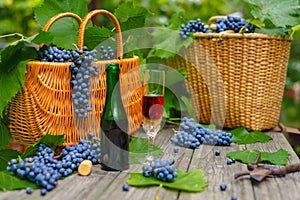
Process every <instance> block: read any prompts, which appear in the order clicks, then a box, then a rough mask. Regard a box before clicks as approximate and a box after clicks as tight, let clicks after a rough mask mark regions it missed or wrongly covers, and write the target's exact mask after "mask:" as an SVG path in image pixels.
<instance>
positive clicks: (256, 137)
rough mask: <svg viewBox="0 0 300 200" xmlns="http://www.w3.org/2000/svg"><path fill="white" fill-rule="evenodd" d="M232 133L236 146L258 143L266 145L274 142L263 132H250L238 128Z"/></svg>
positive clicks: (243, 128)
mask: <svg viewBox="0 0 300 200" xmlns="http://www.w3.org/2000/svg"><path fill="white" fill-rule="evenodd" d="M230 132H231V134H232V142H234V143H236V144H253V143H256V142H261V143H266V142H268V141H270V140H272V137H270V136H268V135H266V134H264V133H263V132H260V131H253V132H248V131H247V130H246V128H245V127H240V128H236V129H234V130H232V131H230Z"/></svg>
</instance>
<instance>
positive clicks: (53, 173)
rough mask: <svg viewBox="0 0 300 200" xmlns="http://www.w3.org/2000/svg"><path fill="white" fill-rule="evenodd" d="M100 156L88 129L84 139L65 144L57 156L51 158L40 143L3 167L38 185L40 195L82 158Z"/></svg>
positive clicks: (93, 159)
mask: <svg viewBox="0 0 300 200" xmlns="http://www.w3.org/2000/svg"><path fill="white" fill-rule="evenodd" d="M100 156H101V150H100V140H99V139H98V138H97V137H94V135H93V133H90V134H89V138H88V139H87V140H80V142H79V143H78V144H76V145H74V146H66V147H65V148H64V149H63V150H62V153H61V155H60V157H59V159H55V158H54V153H53V151H52V149H51V148H49V147H47V146H46V145H45V144H43V143H40V144H39V145H38V149H37V151H36V153H35V156H33V157H28V158H25V159H24V160H20V161H18V160H17V159H12V160H11V161H10V162H9V165H8V166H7V171H8V172H12V173H13V174H14V175H16V176H18V177H20V178H21V179H26V180H29V181H31V182H33V183H35V184H36V185H37V186H39V187H40V188H41V195H46V193H47V192H50V191H51V190H53V189H54V188H55V187H56V185H57V182H58V180H59V179H60V178H61V177H66V176H68V175H70V174H72V173H73V172H75V171H77V169H78V166H79V165H80V163H81V162H82V161H83V160H90V161H91V162H92V163H93V164H97V163H98V162H99V159H100ZM26 192H27V193H28V194H31V193H32V189H31V188H27V189H26Z"/></svg>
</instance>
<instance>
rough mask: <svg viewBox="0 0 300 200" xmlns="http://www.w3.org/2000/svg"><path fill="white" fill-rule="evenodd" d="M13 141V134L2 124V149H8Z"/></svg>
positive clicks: (0, 129) (0, 141)
mask: <svg viewBox="0 0 300 200" xmlns="http://www.w3.org/2000/svg"><path fill="white" fill-rule="evenodd" d="M11 140H12V138H11V134H10V132H9V130H8V128H7V126H6V125H5V124H3V123H1V122H0V149H4V148H6V147H7V146H8V144H9V143H10V142H11Z"/></svg>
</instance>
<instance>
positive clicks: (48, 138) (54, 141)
mask: <svg viewBox="0 0 300 200" xmlns="http://www.w3.org/2000/svg"><path fill="white" fill-rule="evenodd" d="M64 142H65V137H64V135H63V134H61V135H50V134H46V135H44V136H43V137H42V138H41V139H40V140H39V142H38V143H44V144H45V145H47V146H48V147H50V148H52V149H53V150H55V149H56V147H58V146H59V145H61V144H63V143H64Z"/></svg>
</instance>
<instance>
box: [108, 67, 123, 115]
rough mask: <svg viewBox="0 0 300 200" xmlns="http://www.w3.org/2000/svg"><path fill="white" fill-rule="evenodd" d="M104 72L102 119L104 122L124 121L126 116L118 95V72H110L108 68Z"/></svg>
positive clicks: (116, 70)
mask: <svg viewBox="0 0 300 200" xmlns="http://www.w3.org/2000/svg"><path fill="white" fill-rule="evenodd" d="M106 72H107V80H106V81H107V91H106V102H105V108H104V111H103V118H105V119H106V120H126V119H127V116H126V113H125V110H124V107H123V103H122V99H121V94H120V82H119V72H120V71H119V69H115V70H111V69H110V68H108V69H107V70H106Z"/></svg>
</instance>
